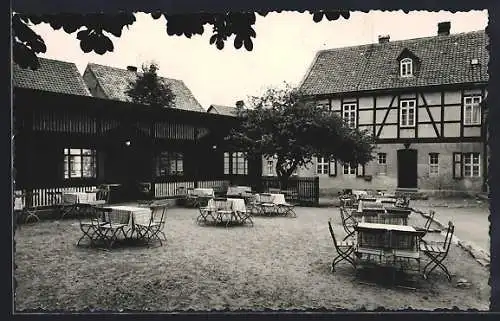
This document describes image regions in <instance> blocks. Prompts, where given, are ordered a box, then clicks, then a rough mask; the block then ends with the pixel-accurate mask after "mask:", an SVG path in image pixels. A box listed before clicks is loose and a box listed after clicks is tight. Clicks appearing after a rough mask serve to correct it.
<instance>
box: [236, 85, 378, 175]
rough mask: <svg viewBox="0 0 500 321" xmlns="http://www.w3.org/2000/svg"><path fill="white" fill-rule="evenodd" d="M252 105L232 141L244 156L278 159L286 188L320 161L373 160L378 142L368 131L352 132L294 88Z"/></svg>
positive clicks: (273, 91) (270, 91)
mask: <svg viewBox="0 0 500 321" xmlns="http://www.w3.org/2000/svg"><path fill="white" fill-rule="evenodd" d="M251 105H252V107H253V108H243V107H239V108H237V115H238V117H241V119H242V122H241V125H240V127H239V128H236V129H235V130H233V131H232V132H231V134H230V135H229V136H228V137H227V140H228V142H229V143H230V144H231V145H232V147H233V148H236V149H238V150H241V151H245V152H248V153H258V154H262V155H263V156H264V157H266V158H272V157H276V159H277V163H276V173H277V174H278V177H280V180H281V182H282V183H285V182H286V180H287V179H288V177H289V176H290V175H291V174H292V173H293V172H294V171H295V169H296V168H297V167H300V166H305V165H307V164H310V163H311V162H312V159H313V157H315V156H319V157H326V158H329V159H336V160H337V161H339V162H341V163H349V164H365V163H367V162H368V161H370V160H372V158H373V156H372V151H373V149H374V145H373V143H374V140H373V138H372V136H371V135H370V134H369V133H368V131H361V130H359V129H351V128H349V127H348V126H347V125H346V123H345V122H344V121H343V120H342V119H341V118H340V116H338V115H337V114H335V113H333V112H332V111H330V110H328V108H324V107H317V106H315V105H313V104H312V103H311V102H308V101H307V100H305V99H304V96H303V95H302V94H301V93H300V92H299V91H298V90H295V89H292V88H291V87H290V86H289V85H286V86H285V88H284V89H277V88H270V89H268V90H267V91H266V92H265V94H264V95H263V96H262V97H251ZM285 184H286V183H285Z"/></svg>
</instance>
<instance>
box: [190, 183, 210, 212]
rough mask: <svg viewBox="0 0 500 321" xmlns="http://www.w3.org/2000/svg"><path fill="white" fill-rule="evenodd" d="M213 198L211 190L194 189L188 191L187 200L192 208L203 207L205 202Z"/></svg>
mask: <svg viewBox="0 0 500 321" xmlns="http://www.w3.org/2000/svg"><path fill="white" fill-rule="evenodd" d="M213 197H215V192H214V189H213V188H195V189H189V190H188V200H190V202H189V203H190V205H191V206H193V207H199V206H204V205H205V204H206V202H207V201H208V200H209V199H211V198H213Z"/></svg>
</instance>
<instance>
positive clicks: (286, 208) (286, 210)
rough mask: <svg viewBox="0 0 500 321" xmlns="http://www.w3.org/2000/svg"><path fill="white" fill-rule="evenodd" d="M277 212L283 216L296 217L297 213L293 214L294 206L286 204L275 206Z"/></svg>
mask: <svg viewBox="0 0 500 321" xmlns="http://www.w3.org/2000/svg"><path fill="white" fill-rule="evenodd" d="M277 206H278V211H279V212H280V213H281V214H282V215H284V216H290V217H297V213H295V205H293V204H291V203H288V202H286V201H285V203H279V204H277Z"/></svg>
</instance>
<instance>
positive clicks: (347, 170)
mask: <svg viewBox="0 0 500 321" xmlns="http://www.w3.org/2000/svg"><path fill="white" fill-rule="evenodd" d="M343 167H344V175H355V174H356V166H355V165H352V164H343Z"/></svg>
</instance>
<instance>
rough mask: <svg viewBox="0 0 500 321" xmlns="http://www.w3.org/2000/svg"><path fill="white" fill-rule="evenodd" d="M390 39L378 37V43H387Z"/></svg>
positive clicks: (387, 36)
mask: <svg viewBox="0 0 500 321" xmlns="http://www.w3.org/2000/svg"><path fill="white" fill-rule="evenodd" d="M390 39H391V36H389V35H385V36H378V43H387V42H389V40H390Z"/></svg>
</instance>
